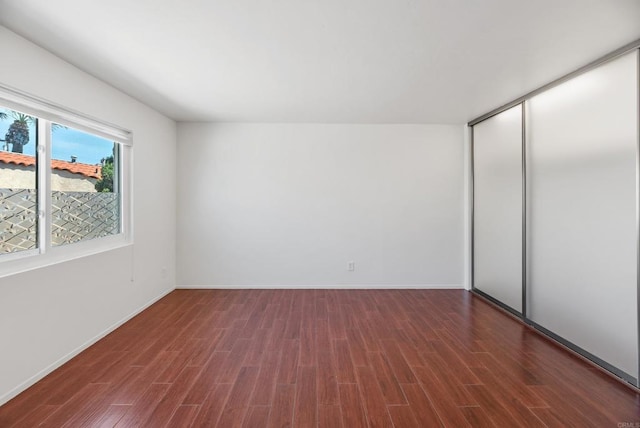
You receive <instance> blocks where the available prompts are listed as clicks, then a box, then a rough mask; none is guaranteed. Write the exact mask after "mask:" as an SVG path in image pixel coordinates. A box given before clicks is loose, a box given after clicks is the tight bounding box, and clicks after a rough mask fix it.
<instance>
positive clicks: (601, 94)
mask: <svg viewBox="0 0 640 428" xmlns="http://www.w3.org/2000/svg"><path fill="white" fill-rule="evenodd" d="M637 64H638V53H637V51H634V52H632V53H630V54H627V55H625V56H622V57H620V58H618V59H616V60H614V61H611V62H608V63H606V64H604V65H602V66H600V67H598V68H596V69H594V70H591V71H589V72H587V73H584V74H582V75H580V76H578V77H575V78H573V79H571V80H568V81H566V82H564V83H562V84H561V85H558V86H556V87H554V88H552V89H549V90H548V91H546V92H543V93H541V94H539V95H536V96H535V97H533V98H531V100H530V102H529V108H528V111H529V114H530V117H529V119H530V120H528V127H527V128H528V131H529V134H528V139H527V141H528V151H529V152H528V153H527V159H528V166H527V171H528V177H527V186H528V187H527V188H528V193H529V197H530V199H529V207H530V215H529V231H530V233H529V239H528V242H529V249H528V250H529V251H528V252H529V260H530V268H529V270H528V272H529V285H530V287H529V290H530V299H529V302H530V312H529V313H530V314H531V319H533V321H535V322H536V323H538V324H539V325H541V326H543V327H545V328H546V329H548V330H551V331H553V332H554V333H555V334H557V335H558V336H561V337H563V338H565V339H566V340H568V341H570V342H572V343H573V344H575V345H577V346H579V347H581V348H582V349H584V350H586V351H588V352H590V353H592V354H593V355H595V356H597V357H598V358H601V359H602V360H604V361H606V362H607V363H609V364H611V365H612V366H614V367H617V368H618V369H620V370H622V371H623V372H625V373H627V374H628V375H630V376H632V377H637V376H638V320H637V313H638V312H637V302H638V299H637V271H636V264H637V257H638V255H637V249H636V203H637V202H636V182H637V178H636V150H637V144H638V74H637V72H638V70H637Z"/></svg>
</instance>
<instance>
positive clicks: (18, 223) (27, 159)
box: [0, 108, 38, 254]
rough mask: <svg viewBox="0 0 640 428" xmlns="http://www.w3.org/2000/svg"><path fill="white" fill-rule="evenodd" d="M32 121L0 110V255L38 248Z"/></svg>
mask: <svg viewBox="0 0 640 428" xmlns="http://www.w3.org/2000/svg"><path fill="white" fill-rule="evenodd" d="M36 121H37V119H36V118H34V117H32V116H29V115H26V114H23V113H20V112H17V111H14V110H10V109H7V108H0V254H4V253H13V252H17V251H23V250H30V249H34V248H37V246H38V233H37V232H38V229H37V228H38V224H37V223H38V216H37V212H38V210H37V195H36V182H37V181H36V170H37V169H36V146H37V143H36V141H37V135H36V129H37V128H36Z"/></svg>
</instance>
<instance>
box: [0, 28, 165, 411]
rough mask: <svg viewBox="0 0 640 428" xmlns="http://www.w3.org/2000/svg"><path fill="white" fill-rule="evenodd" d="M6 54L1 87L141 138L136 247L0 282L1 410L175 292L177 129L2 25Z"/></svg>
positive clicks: (136, 140)
mask: <svg viewBox="0 0 640 428" xmlns="http://www.w3.org/2000/svg"><path fill="white" fill-rule="evenodd" d="M0 46H2V66H0V82H1V83H2V84H4V85H8V86H11V87H14V88H17V89H20V90H22V91H26V92H28V93H31V94H34V95H36V96H39V97H41V98H44V99H47V100H50V101H52V102H55V103H57V104H60V105H63V106H65V107H68V108H70V109H73V110H77V111H80V112H83V113H85V114H88V115H90V116H94V117H97V118H100V119H102V120H105V121H107V122H111V123H114V124H116V125H118V126H120V127H123V128H125V129H129V130H131V131H133V139H134V148H133V153H134V173H133V175H134V186H133V195H134V234H135V243H134V245H132V246H128V247H124V248H120V249H117V250H113V251H109V252H106V253H100V254H96V255H93V256H88V257H84V258H80V259H76V260H74V261H71V262H66V263H62V264H58V265H53V266H50V267H46V268H41V269H37V270H32V271H29V272H27V273H23V274H18V275H13V276H9V277H4V278H1V279H0V349H1V350H0V404H1V403H3V402H5V401H7V400H8V399H9V398H11V397H12V396H14V395H16V394H17V393H18V392H20V391H21V390H22V389H24V388H25V387H28V386H29V385H30V384H31V383H33V382H34V381H35V380H37V379H38V378H39V377H41V376H42V375H44V374H46V373H47V372H48V371H50V370H51V369H52V368H54V367H55V366H56V365H57V364H60V363H61V362H63V361H64V360H65V359H66V358H68V357H69V356H70V355H73V353H74V352H77V351H78V350H79V349H80V348H81V347H82V346H83V345H84V344H86V343H89V342H91V341H92V340H94V339H95V338H96V337H98V336H99V335H101V334H103V333H104V332H105V331H107V330H108V329H109V328H110V327H112V326H114V325H116V324H117V323H119V322H121V321H122V320H124V319H126V318H127V317H129V316H130V315H131V314H133V313H135V312H137V311H138V310H140V309H141V308H142V307H144V306H145V305H147V304H148V303H150V302H152V301H154V300H155V299H157V298H158V297H160V296H162V295H163V294H164V293H166V292H168V291H170V290H171V289H173V288H174V285H175V273H174V269H175V194H176V188H175V146H176V127H175V123H174V122H173V121H171V120H169V119H167V118H165V117H164V116H162V115H160V114H159V113H157V112H155V111H154V110H151V109H150V108H148V107H146V106H144V105H142V104H141V103H139V102H137V101H135V100H133V99H132V98H130V97H129V96H127V95H124V94H123V93H121V92H118V91H117V90H115V89H113V88H112V87H110V86H108V85H106V84H104V83H102V82H101V81H98V80H97V79H95V78H93V77H91V76H89V75H88V74H86V73H83V72H81V71H80V70H78V69H76V68H74V67H73V66H71V65H69V64H68V63H66V62H64V61H62V60H60V59H59V58H57V57H55V56H53V55H51V54H49V53H48V52H46V51H44V50H42V49H40V48H39V47H37V46H35V45H33V44H32V43H30V42H28V41H26V40H25V39H22V38H21V37H19V36H17V35H15V34H14V33H12V32H10V31H9V30H7V29H6V28H4V27H0ZM163 268H167V273H166V274H164V275H163V272H162V269H163Z"/></svg>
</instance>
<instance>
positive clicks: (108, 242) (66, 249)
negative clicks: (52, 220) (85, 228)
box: [0, 234, 133, 278]
mask: <svg viewBox="0 0 640 428" xmlns="http://www.w3.org/2000/svg"><path fill="white" fill-rule="evenodd" d="M131 245H133V242H132V241H131V240H128V239H126V238H125V235H124V234H118V235H113V236H105V237H103V238H99V239H93V240H90V241H83V242H76V243H73V244H67V245H61V246H59V247H53V248H51V249H49V250H48V251H47V252H46V253H44V254H40V253H38V252H37V250H33V251H25V252H24V253H25V254H24V255H23V254H21V253H15V254H6V255H2V256H0V278H4V277H7V276H11V275H16V274H19V273H23V272H28V271H30V270H35V269H40V268H43V267H46V266H52V265H55V264H59V263H64V262H68V261H71V260H76V259H80V258H83V257H87V256H92V255H95V254H99V253H103V252H106V251H111V250H115V249H118V248H123V247H128V246H131ZM5 257H7V258H6V259H5Z"/></svg>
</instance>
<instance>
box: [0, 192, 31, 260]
mask: <svg viewBox="0 0 640 428" xmlns="http://www.w3.org/2000/svg"><path fill="white" fill-rule="evenodd" d="M36 201H37V198H36V191H35V189H0V253H10V252H13V251H22V250H29V249H31V248H35V247H36V237H37V228H36V218H37V205H36Z"/></svg>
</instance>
